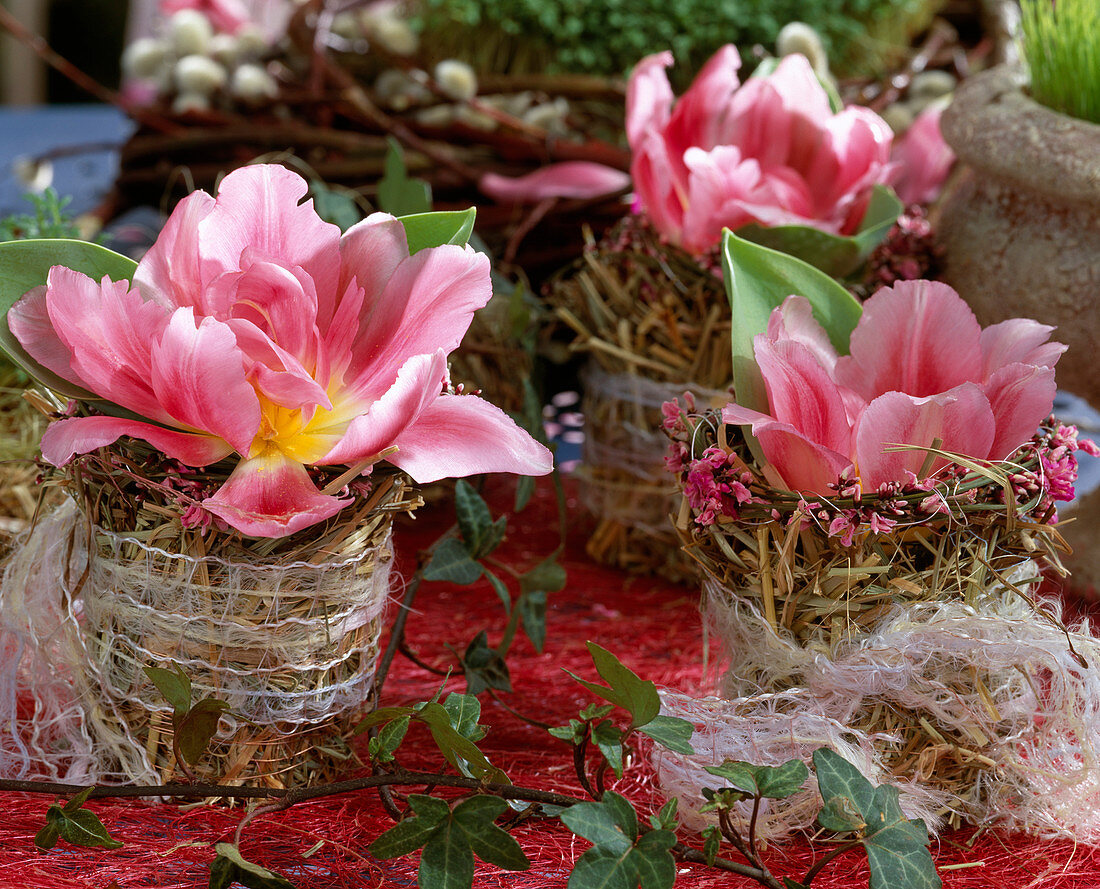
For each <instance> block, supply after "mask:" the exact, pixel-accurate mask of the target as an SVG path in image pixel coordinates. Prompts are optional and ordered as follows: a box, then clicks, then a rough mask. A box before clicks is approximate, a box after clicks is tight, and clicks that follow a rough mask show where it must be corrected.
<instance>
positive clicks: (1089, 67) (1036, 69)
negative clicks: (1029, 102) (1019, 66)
mask: <svg viewBox="0 0 1100 889" xmlns="http://www.w3.org/2000/svg"><path fill="white" fill-rule="evenodd" d="M1021 11H1022V13H1023V33H1024V55H1025V56H1026V58H1027V62H1028V67H1029V68H1030V70H1031V95H1032V97H1033V98H1034V99H1035V100H1036V101H1037V102H1040V103H1042V104H1043V105H1046V106H1047V107H1048V108H1053V109H1054V110H1055V111H1060V112H1062V113H1063V114H1068V115H1069V116H1070V117H1076V118H1079V119H1081V120H1088V121H1092V122H1093V123H1100V3H1097V0H1058V3H1057V4H1054V3H1052V2H1051V0H1022V2H1021Z"/></svg>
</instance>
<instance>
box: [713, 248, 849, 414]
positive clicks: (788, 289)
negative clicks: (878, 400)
mask: <svg viewBox="0 0 1100 889" xmlns="http://www.w3.org/2000/svg"><path fill="white" fill-rule="evenodd" d="M722 265H723V268H724V272H725V273H724V278H725V282H726V293H727V295H728V296H729V301H730V309H731V310H732V312H733V317H734V318H736V319H738V323H737V324H736V325H735V327H734V329H733V335H732V339H731V343H732V348H733V381H734V388H735V389H736V391H737V403H738V404H740V405H742V406H744V407H748V408H752V409H754V410H763V411H766V410H767V409H768V398H767V392H766V391H765V390H764V378H763V377H762V376H761V375H760V368H759V367H757V365H756V358H755V353H754V352H753V337H754V336H756V334H758V333H763V332H764V331H765V330H766V329H767V326H768V318H769V317H770V316H771V312H772V309H774V308H776V307H777V306H779V305H781V304H782V302H783V300H785V299H786V298H787V297H788V296H789V295H790V294H792V293H797V294H799V295H801V296H804V297H806V299H808V300H809V301H810V304H811V305H812V306H813V310H814V318H816V319H817V321H818V323H819V324H821V326H822V327H823V328H825V332H826V333H827V334H828V336H829V340H830V341H831V342H832V344H833V347H834V348H835V349H836V350H837V352H838V353H839V354H842V355H843V354H847V352H848V348H849V341H850V339H851V335H852V331H853V330H854V329H855V326H856V322H858V321H859V317H860V314H861V313H862V311H863V310H862V308H861V307H860V304H859V302H857V301H856V299H855V297H853V296H852V295H851V294H850V293H848V291H847V290H845V289H844V288H843V287H841V286H840V285H839V284H838V283H837V282H836V281H834V280H833V279H832V278H830V277H829V276H828V275H826V274H825V273H824V272H821V271H819V270H818V269H815V268H814V267H813V266H812V265H809V264H807V263H805V262H802V261H801V260H799V259H796V258H794V257H793V256H788V255H787V254H785V253H780V252H778V251H776V250H770V249H768V248H767V247H761V246H759V245H758V244H753V243H750V242H749V241H746V240H744V239H743V238H739V237H737V236H736V235H734V234H733V233H732V232H729V231H726V232H725V234H724V235H723V241H722Z"/></svg>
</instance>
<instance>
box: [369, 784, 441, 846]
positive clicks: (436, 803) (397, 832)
mask: <svg viewBox="0 0 1100 889" xmlns="http://www.w3.org/2000/svg"><path fill="white" fill-rule="evenodd" d="M409 807H410V808H411V809H412V811H413V813H414V814H413V815H412V816H410V817H408V818H405V819H404V820H402V821H399V822H397V824H395V825H394V826H393V827H391V828H390V829H389V830H387V831H386V832H385V833H383V834H382V835H381V836H379V837H377V838H376V839H375V841H374V842H373V843H371V844H370V846H369V847H368V849H367V851H368V852H370V854H371V855H373V856H374V857H375V858H400V857H401V856H402V855H408V854H409V853H411V852H415V851H416V850H417V849H420V848H421V847H423V845H424V844H425V843H426V842H427V841H428V838H429V837H430V836H431V835H432V834H433V833H434V832H435V830H436V828H437V827H438V826H439V825H440V823H441V822H442V821H443V820H444V819H446V818H448V817H449V816H450V814H451V809H450V807H449V806H448V805H447V804H446V803H445V802H443V800H438V799H435V798H434V797H430V796H425V795H423V794H419V793H414V794H411V795H410V796H409Z"/></svg>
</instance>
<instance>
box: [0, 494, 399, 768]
mask: <svg viewBox="0 0 1100 889" xmlns="http://www.w3.org/2000/svg"><path fill="white" fill-rule="evenodd" d="M90 536H91V535H90V534H89V528H88V525H87V523H86V520H85V519H84V518H83V517H82V515H81V514H80V512H79V510H78V509H77V508H76V506H75V505H74V504H73V503H72V502H66V503H65V505H64V506H62V507H61V508H60V509H58V510H57V511H56V512H54V513H52V514H51V515H49V516H47V517H46V518H45V519H43V520H42V521H40V522H39V523H38V524H37V526H36V527H35V528H34V529H33V530H31V531H30V532H29V533H28V534H27V535H26V536H25V537H24V539H23V540H22V541H21V542H20V543H19V544H18V545H17V547H16V549H15V551H14V552H13V554H12V557H11V559H10V560H9V562H8V564H7V568H6V570H5V571H4V576H3V582H2V586H0V656H2V657H3V658H4V660H3V663H0V726H2V729H0V774H3V775H4V776H5V777H13V778H25V779H29V778H42V779H50V780H64V781H70V782H77V783H93V782H95V783H113V782H119V781H138V782H150V783H152V782H156V781H158V780H159V777H158V775H157V773H156V770H155V769H154V768H153V765H152V763H151V761H150V756H149V753H148V752H147V750H146V746H147V744H148V738H147V736H146V734H145V733H142V736H141V737H137V736H135V735H136V730H135V731H132V730H131V729H132V727H133V726H135V724H136V723H137V722H141V721H143V722H145V723H148V722H149V721H150V719H153V721H154V723H157V722H159V723H160V724H168V723H170V714H171V707H170V706H169V705H168V703H167V702H166V701H165V700H164V699H163V697H162V696H161V695H160V693H159V692H158V691H157V690H156V688H155V687H154V686H153V685H152V684H151V683H150V682H149V680H148V679H147V678H146V677H145V675H144V673H143V671H142V668H143V667H145V666H160V667H168V668H172V666H173V665H174V664H179V665H180V666H181V667H182V668H183V670H184V672H186V673H187V674H188V676H190V677H191V681H192V701H197V700H199V699H201V698H203V697H205V696H207V695H213V696H216V697H217V698H219V699H221V700H223V701H226V702H227V703H228V704H229V705H230V706H231V707H232V709H233V711H234V713H237V714H240V715H241V716H243V717H244V718H245V719H246V720H248V724H249V725H252V726H254V727H259V728H260V729H263V728H266V727H271V728H272V729H273V730H275V731H278V732H283V733H285V732H290V731H294V730H295V727H297V726H303V727H307V726H313V725H317V724H320V723H324V722H326V721H327V720H331V719H334V718H338V717H340V716H342V715H346V714H353V713H354V712H356V711H358V710H361V709H362V708H363V705H364V702H365V701H366V700H367V698H368V696H369V693H370V690H371V687H372V683H373V678H374V664H375V658H376V656H377V653H378V640H379V636H380V633H381V624H382V617H383V612H384V610H385V607H386V603H387V601H388V598H389V589H390V566H391V560H392V550H391V548H390V539H389V534H388V532H387V534H386V536H385V539H384V541H383V542H382V544H381V545H379V546H377V547H369V548H367V549H365V550H364V551H362V552H360V553H358V554H356V555H355V556H354V557H353V558H347V559H344V560H342V561H337V562H330V563H325V564H312V563H305V562H294V563H288V564H270V565H268V564H241V563H235V562H234V563H230V562H225V561H223V560H220V559H214V558H195V557H192V556H185V555H180V554H177V553H169V552H166V551H164V550H161V549H158V548H156V547H151V546H146V545H144V544H142V543H140V542H138V541H136V540H134V539H132V538H121V537H118V536H116V535H113V534H109V533H107V532H104V531H102V530H101V529H95V530H94V537H95V539H97V540H98V549H97V551H95V552H93V553H92V554H91V556H90V557H89V546H88V544H89V539H90ZM123 547H125V548H126V549H127V551H128V552H129V553H130V554H131V555H129V556H124V555H123V554H122V553H121V549H122V548H123ZM135 551H136V552H137V553H138V556H137V557H136V558H135V557H133V555H132V554H133V553H134V552H135ZM135 714H136V715H137V716H141V717H142V718H141V719H136V717H135ZM241 727H243V726H242V723H241V722H240V721H238V720H236V719H233V718H232V717H229V718H224V719H223V722H222V729H221V731H220V732H219V735H218V737H229V736H232V735H233V733H234V732H235V731H236V730H237V729H238V728H241Z"/></svg>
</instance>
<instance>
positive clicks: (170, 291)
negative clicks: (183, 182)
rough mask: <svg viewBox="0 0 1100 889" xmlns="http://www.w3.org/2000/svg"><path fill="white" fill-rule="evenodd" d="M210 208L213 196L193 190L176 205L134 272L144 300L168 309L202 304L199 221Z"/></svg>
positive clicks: (207, 213)
mask: <svg viewBox="0 0 1100 889" xmlns="http://www.w3.org/2000/svg"><path fill="white" fill-rule="evenodd" d="M213 209H214V199H213V198H212V197H210V195H208V194H207V193H206V192H205V191H195V192H192V193H191V194H189V195H188V196H187V197H185V198H184V199H183V200H182V201H180V202H179V203H178V204H177V205H176V209H175V210H173V211H172V215H171V216H169V217H168V221H167V222H165V223H164V228H163V229H161V232H160V234H159V235H158V236H157V240H156V243H154V244H153V246H152V247H150V248H149V249H148V250H147V251H146V253H145V255H144V256H143V257H142V258H141V262H139V263H138V267H137V269H136V270H135V272H134V286H135V287H136V288H137V289H138V290H139V291H141V295H142V296H143V297H145V299H147V300H149V301H150V302H155V303H157V304H158V305H161V306H163V307H164V308H165V309H168V310H169V311H171V310H173V309H175V308H177V307H179V306H195V305H200V304H201V303H202V295H203V291H204V284H205V282H204V281H203V278H202V266H201V263H200V260H199V223H200V222H202V220H203V219H205V218H206V217H207V216H209V215H210V212H211V211H212V210H213Z"/></svg>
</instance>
